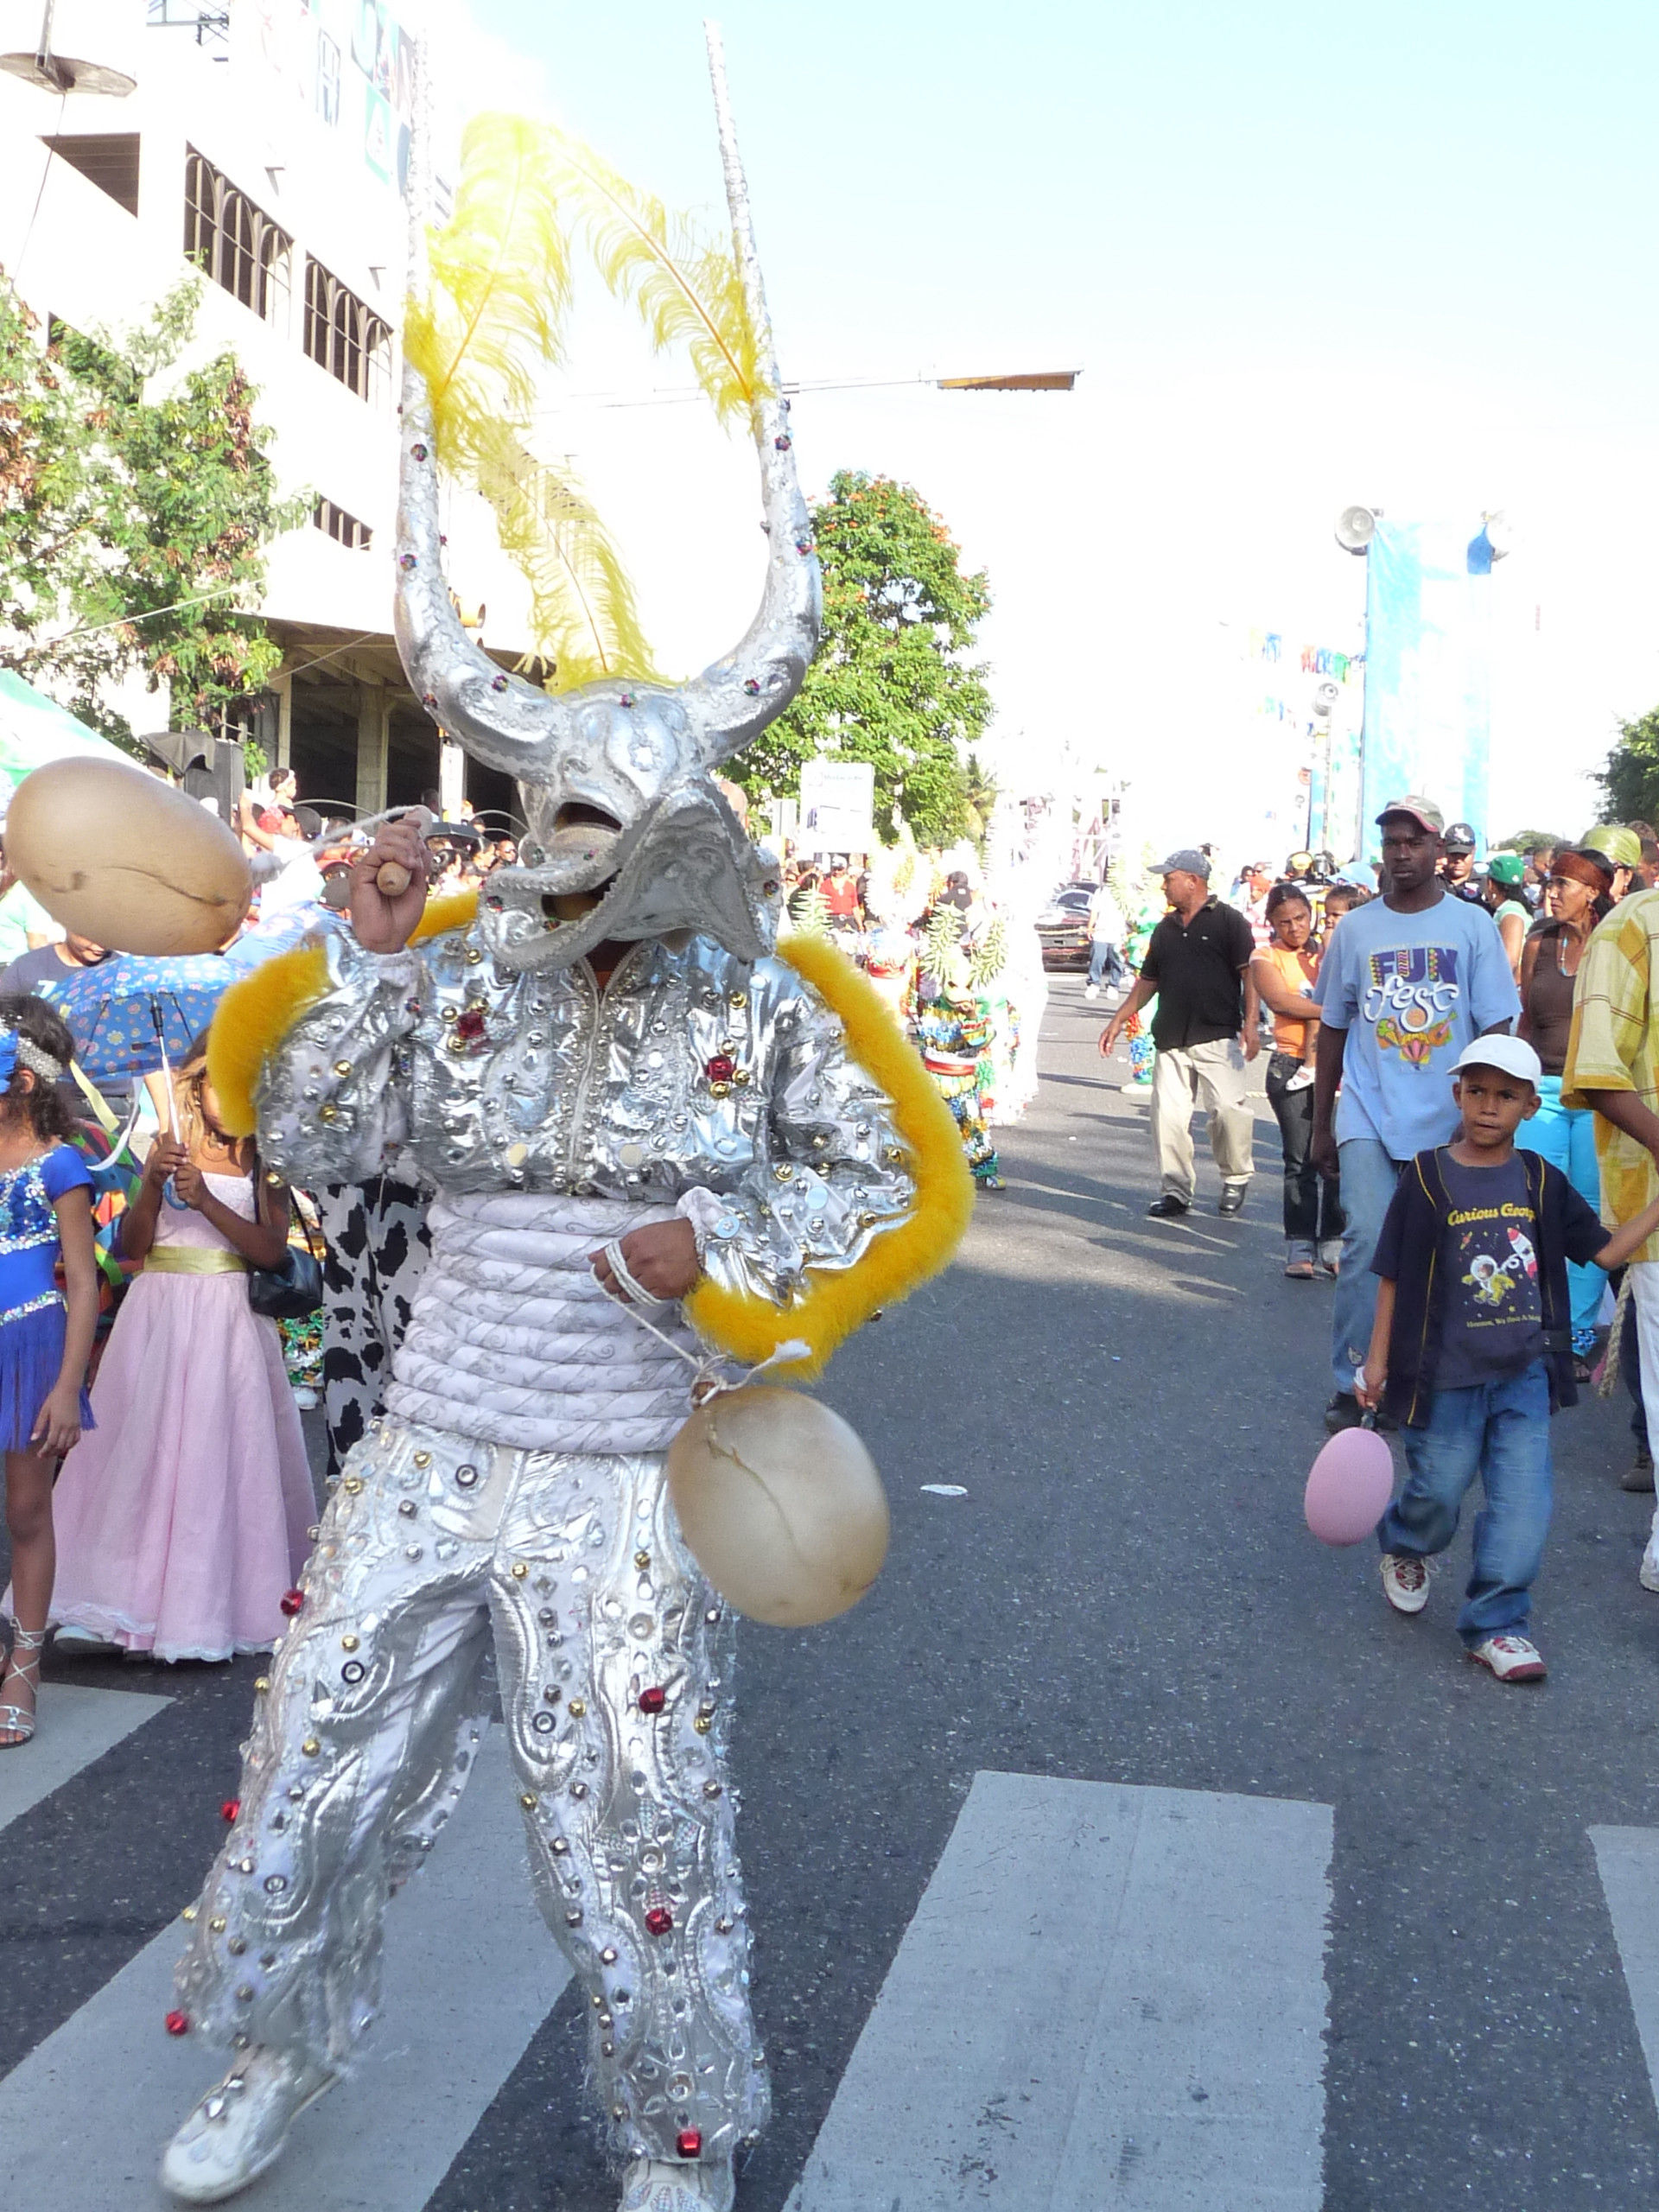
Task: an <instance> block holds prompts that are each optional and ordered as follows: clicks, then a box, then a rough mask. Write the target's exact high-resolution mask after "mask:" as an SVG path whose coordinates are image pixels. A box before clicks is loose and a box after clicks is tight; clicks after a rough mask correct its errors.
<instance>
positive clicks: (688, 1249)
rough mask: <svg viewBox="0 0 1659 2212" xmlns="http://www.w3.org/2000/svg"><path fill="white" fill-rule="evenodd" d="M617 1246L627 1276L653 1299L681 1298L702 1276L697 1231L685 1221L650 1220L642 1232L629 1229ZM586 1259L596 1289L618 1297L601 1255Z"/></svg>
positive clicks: (596, 1254)
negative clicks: (698, 1255)
mask: <svg viewBox="0 0 1659 2212" xmlns="http://www.w3.org/2000/svg"><path fill="white" fill-rule="evenodd" d="M621 1243H622V1259H623V1263H624V1265H625V1266H626V1268H627V1270H628V1273H629V1274H631V1275H632V1277H633V1279H634V1281H636V1282H637V1283H638V1284H639V1287H640V1289H641V1290H644V1291H649V1292H650V1294H651V1295H652V1297H653V1298H683V1297H684V1296H685V1294H686V1293H687V1292H688V1291H689V1290H690V1289H691V1288H692V1287H693V1286H694V1285H695V1284H696V1281H697V1278H698V1277H699V1276H700V1275H701V1274H702V1266H701V1264H700V1263H699V1262H698V1259H697V1232H696V1230H695V1229H693V1228H692V1226H691V1224H690V1222H689V1221H653V1222H652V1223H650V1224H647V1226H646V1227H645V1228H644V1229H631V1230H629V1231H628V1233H627V1235H626V1236H625V1237H623V1238H622V1240H621ZM588 1260H589V1262H590V1263H591V1265H592V1267H593V1270H594V1274H595V1275H596V1276H597V1277H598V1278H599V1286H600V1288H601V1290H603V1291H604V1292H605V1293H606V1294H607V1296H608V1297H611V1298H620V1297H622V1296H623V1295H624V1294H623V1292H622V1289H621V1287H620V1284H619V1283H618V1281H617V1280H616V1277H615V1275H614V1274H613V1273H612V1271H611V1263H610V1262H609V1261H608V1260H607V1258H606V1256H605V1255H604V1254H603V1253H602V1252H590V1253H589V1254H588ZM625 1302H626V1301H625Z"/></svg>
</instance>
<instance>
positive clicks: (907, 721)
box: [737, 469, 991, 845]
mask: <svg viewBox="0 0 1659 2212" xmlns="http://www.w3.org/2000/svg"><path fill="white" fill-rule="evenodd" d="M812 521H813V530H814V534H815V535H816V537H817V545H818V557H819V559H820V561H821V562H822V563H823V645H821V646H820V648H819V650H818V655H817V659H816V660H815V661H814V662H813V664H812V665H811V667H810V669H809V670H808V671H807V677H806V682H805V683H804V685H803V686H802V689H801V693H800V696H799V697H798V699H797V700H796V701H795V702H794V703H793V705H792V706H791V708H790V709H789V711H788V712H787V713H786V714H784V715H779V718H778V720H777V721H775V722H773V723H772V726H771V728H769V729H767V730H766V731H764V732H763V733H762V734H761V735H760V737H759V738H758V739H757V740H756V741H755V742H754V743H753V745H751V746H750V747H748V749H747V752H746V753H744V755H743V757H742V760H741V763H740V765H739V767H738V770H737V774H738V779H739V780H740V782H741V783H742V785H744V787H745V789H746V790H747V791H748V793H749V795H750V797H751V798H756V799H764V798H774V797H791V796H793V795H794V793H796V792H797V791H798V790H799V788H800V773H801V763H802V762H803V761H804V760H810V759H812V758H813V756H814V755H815V754H817V753H829V754H831V755H833V756H835V757H836V758H838V759H841V760H868V762H869V763H870V764H871V766H873V767H874V770H875V800H876V809H875V810H876V825H877V829H878V830H879V831H880V834H881V835H882V836H884V837H887V838H888V839H891V837H892V836H893V835H894V834H895V832H896V821H897V820H899V819H902V820H903V821H905V822H906V823H909V825H910V827H911V828H912V830H913V831H914V832H915V834H916V837H917V840H918V842H920V843H922V844H924V845H946V844H949V843H950V842H952V841H953V840H954V839H956V838H957V837H961V836H972V835H976V834H978V831H979V829H980V828H981V826H982V825H981V823H979V821H978V818H977V816H976V811H975V808H976V803H977V802H978V801H980V800H983V799H985V798H987V794H988V785H987V784H986V781H985V779H984V778H983V777H982V776H981V774H980V772H979V770H978V767H977V765H976V763H974V762H973V760H972V756H971V753H969V748H970V747H972V746H973V745H974V744H975V743H976V741H977V740H978V739H979V738H980V737H981V736H982V734H983V732H984V729H985V726H986V724H987V722H988V721H989V720H990V715H991V696H990V693H989V691H988V689H987V688H986V683H985V677H986V673H987V671H986V670H985V668H984V666H983V665H982V664H976V663H975V662H973V661H972V660H971V659H970V658H969V656H970V655H971V653H972V651H973V645H974V640H975V638H976V633H977V632H978V628H979V626H980V624H981V623H982V621H983V620H984V619H985V616H986V614H987V613H988V611H989V607H990V604H991V594H990V587H989V585H988V582H987V581H986V579H985V577H984V575H963V571H962V566H961V559H962V556H961V552H960V549H959V548H958V547H957V543H956V541H955V540H954V538H952V537H951V536H950V531H948V530H947V529H946V528H945V526H944V523H943V522H941V521H940V519H939V518H938V516H937V515H936V514H935V513H933V512H932V510H931V508H930V507H929V506H928V505H926V503H925V501H924V500H923V499H921V498H920V497H919V495H918V493H915V492H913V491H912V489H911V487H910V486H909V485H907V484H896V483H894V482H893V480H892V479H891V478H889V477H885V476H874V477H872V476H865V475H861V474H857V473H856V472H855V471H853V470H850V469H842V470H839V471H838V472H837V473H836V475H834V476H833V477H832V478H831V479H830V481H829V497H828V499H823V500H822V501H820V502H819V503H818V504H817V505H816V506H815V507H814V509H813V511H812ZM970 775H971V779H972V780H971V783H970Z"/></svg>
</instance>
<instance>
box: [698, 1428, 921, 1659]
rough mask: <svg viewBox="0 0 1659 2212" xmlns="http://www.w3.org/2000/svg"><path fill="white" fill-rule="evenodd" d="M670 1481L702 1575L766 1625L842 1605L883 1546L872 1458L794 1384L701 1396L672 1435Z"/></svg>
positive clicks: (823, 1614) (832, 1612)
mask: <svg viewBox="0 0 1659 2212" xmlns="http://www.w3.org/2000/svg"><path fill="white" fill-rule="evenodd" d="M668 1490H669V1496H670V1497H671V1499H672V1501H673V1504H674V1510H675V1512H676V1513H677V1515H678V1516H679V1522H680V1528H681V1530H682V1531H683V1535H684V1537H685V1541H686V1542H687V1543H688V1544H689V1545H690V1548H691V1551H692V1554H693V1555H694V1556H695V1558H696V1562H697V1564H698V1566H699V1567H702V1571H703V1573H705V1574H706V1575H707V1576H708V1578H709V1581H710V1582H712V1583H713V1584H714V1586H715V1589H716V1590H717V1591H719V1592H720V1594H721V1597H722V1598H724V1599H727V1600H728V1603H730V1604H731V1605H734V1606H735V1607H736V1608H737V1610H738V1611H739V1612H740V1613H747V1615H748V1617H749V1618H750V1619H751V1620H756V1621H765V1622H766V1623H768V1624H770V1625H771V1626H772V1627H773V1628H807V1627H810V1626H811V1624H813V1623H814V1622H816V1621H828V1620H833V1619H834V1618H835V1617H836V1614H837V1613H844V1612H845V1611H847V1609H848V1607H849V1605H856V1604H857V1603H858V1601H859V1599H861V1597H862V1596H863V1595H864V1592H866V1591H867V1590H868V1588H869V1586H870V1585H871V1583H873V1582H874V1580H875V1578H876V1576H877V1575H878V1574H879V1573H880V1572H881V1562H882V1560H884V1559H885V1558H886V1557H887V1526H888V1523H887V1496H886V1493H885V1492H884V1491H883V1490H882V1488H881V1478H880V1476H879V1475H878V1474H877V1473H876V1471H875V1465H874V1461H873V1460H872V1459H871V1458H870V1455H869V1453H868V1452H867V1451H866V1450H865V1449H864V1446H863V1445H862V1444H861V1442H860V1441H859V1440H858V1437H857V1436H856V1434H855V1433H854V1431H853V1430H852V1429H851V1428H850V1427H849V1426H848V1424H847V1423H846V1422H845V1421H842V1418H841V1415H840V1414H835V1413H831V1412H830V1410H829V1407H828V1406H821V1405H820V1404H819V1403H818V1402H817V1399H816V1398H808V1397H804V1396H803V1395H801V1393H800V1392H799V1391H798V1390H781V1389H770V1388H768V1387H767V1386H766V1385H765V1384H759V1385H753V1384H752V1385H749V1386H748V1387H747V1388H745V1389H741V1390H722V1391H720V1392H718V1393H717V1394H716V1395H715V1396H713V1397H711V1398H709V1399H707V1400H705V1401H704V1402H703V1403H702V1405H701V1406H699V1407H698V1408H697V1410H696V1412H695V1413H694V1414H692V1415H691V1418H690V1420H689V1421H687V1422H686V1424H685V1426H684V1427H683V1429H681V1431H680V1433H679V1434H678V1435H677V1437H676V1438H675V1439H674V1441H673V1443H672V1444H671V1445H670V1446H669V1450H668Z"/></svg>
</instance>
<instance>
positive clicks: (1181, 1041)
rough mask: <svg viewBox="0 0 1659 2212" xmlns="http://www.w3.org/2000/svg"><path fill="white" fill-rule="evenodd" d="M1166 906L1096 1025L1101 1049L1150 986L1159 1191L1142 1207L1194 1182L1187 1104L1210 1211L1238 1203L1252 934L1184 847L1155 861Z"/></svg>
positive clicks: (1245, 1157) (1251, 1030) (1246, 1135)
mask: <svg viewBox="0 0 1659 2212" xmlns="http://www.w3.org/2000/svg"><path fill="white" fill-rule="evenodd" d="M1158 873H1159V874H1160V875H1161V876H1162V877H1163V879H1164V896H1165V898H1166V899H1168V901H1169V903H1170V906H1171V908H1172V910H1173V911H1172V912H1169V913H1167V914H1166V915H1165V916H1164V918H1163V920H1162V921H1161V922H1160V923H1159V925H1158V926H1157V928H1156V929H1155V930H1154V931H1153V933H1152V942H1151V943H1150V944H1148V945H1147V957H1146V958H1145V959H1144V960H1143V961H1142V962H1141V975H1140V978H1139V980H1138V982H1136V984H1135V988H1134V989H1133V990H1132V991H1131V992H1130V994H1129V995H1128V998H1127V999H1125V1001H1123V1003H1122V1006H1121V1007H1119V1008H1118V1010H1117V1012H1116V1014H1114V1015H1113V1016H1112V1018H1111V1020H1109V1022H1108V1023H1107V1025H1106V1027H1105V1028H1104V1029H1103V1030H1102V1032H1101V1035H1100V1049H1101V1051H1102V1052H1103V1053H1107V1052H1110V1051H1111V1050H1112V1048H1113V1046H1115V1045H1116V1042H1117V1040H1118V1038H1119V1037H1120V1036H1121V1035H1122V1033H1123V1031H1124V1030H1125V1029H1126V1028H1127V1027H1128V1023H1129V1020H1130V1018H1131V1016H1132V1015H1134V1014H1136V1013H1137V1012H1138V1011H1139V1010H1140V1008H1141V1007H1143V1006H1144V1005H1145V1004H1146V1002H1147V1000H1148V999H1149V998H1151V997H1153V996H1154V995H1156V997H1157V1000H1158V1011H1157V1013H1156V1014H1154V1016H1153V1022H1152V1041H1153V1043H1154V1045H1155V1046H1157V1048H1158V1053H1157V1058H1156V1059H1155V1060H1154V1063H1153V1073H1152V1135H1153V1141H1154V1144H1155V1145H1156V1146H1157V1147H1158V1172H1159V1174H1160V1178H1161V1179H1162V1182H1163V1191H1162V1194H1161V1195H1160V1197H1158V1198H1154V1200H1153V1202H1152V1204H1151V1205H1149V1206H1148V1207H1147V1212H1148V1213H1149V1214H1150V1215H1152V1216H1153V1217H1154V1220H1159V1221H1168V1220H1171V1219H1173V1218H1174V1217H1177V1216H1179V1215H1180V1214H1184V1213H1185V1211H1186V1210H1187V1208H1188V1207H1189V1206H1190V1205H1192V1193H1193V1191H1194V1189H1195V1187H1196V1182H1195V1173H1194V1163H1193V1159H1192V1130H1191V1128H1190V1124H1191V1122H1192V1108H1193V1105H1194V1103H1200V1104H1202V1105H1203V1107H1204V1108H1205V1111H1206V1112H1207V1113H1208V1115H1209V1116H1210V1148H1211V1151H1212V1152H1213V1153H1214V1154H1215V1155H1216V1165H1217V1167H1219V1168H1220V1170H1221V1205H1220V1207H1219V1209H1218V1211H1220V1212H1222V1213H1227V1214H1232V1213H1237V1212H1239V1211H1241V1210H1242V1209H1243V1204H1244V1191H1245V1186H1246V1185H1248V1183H1249V1179H1250V1172H1251V1166H1252V1161H1251V1157H1250V1145H1251V1140H1252V1137H1253V1135H1254V1132H1255V1113H1254V1111H1253V1109H1252V1108H1251V1106H1250V1102H1249V1097H1248V1096H1247V1095H1246V1092H1245V1088H1244V1083H1245V1075H1244V1071H1245V1066H1246V1064H1247V1063H1248V1062H1249V1061H1250V1060H1253V1059H1254V1058H1255V1056H1256V1053H1257V1052H1259V1051H1260V1049H1261V1040H1260V1039H1259V1037H1258V1036H1257V1033H1256V1002H1255V984H1254V983H1253V982H1251V980H1250V955H1251V954H1252V953H1253V952H1254V951H1255V941H1254V939H1253V938H1252V937H1251V934H1250V925H1249V923H1248V922H1247V921H1246V920H1245V918H1244V917H1243V914H1241V913H1240V912H1238V910H1237V908H1236V907H1235V906H1223V905H1222V904H1221V903H1220V901H1219V900H1218V899H1215V898H1212V897H1211V891H1210V863H1209V861H1207V860H1206V859H1205V855H1203V854H1202V853H1200V852H1197V851H1194V850H1193V849H1192V848H1191V847H1190V846H1189V847H1185V848H1184V849H1182V850H1181V851H1180V852H1179V853H1172V854H1171V855H1170V856H1169V858H1168V859H1167V860H1166V861H1161V862H1160V865H1159V868H1158Z"/></svg>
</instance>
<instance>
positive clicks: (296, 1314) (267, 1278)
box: [248, 1206, 322, 1321]
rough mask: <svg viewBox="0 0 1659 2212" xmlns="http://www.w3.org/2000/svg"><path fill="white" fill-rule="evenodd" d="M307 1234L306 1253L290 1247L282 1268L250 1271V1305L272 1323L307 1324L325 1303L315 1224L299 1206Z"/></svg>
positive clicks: (301, 1220) (303, 1228)
mask: <svg viewBox="0 0 1659 2212" xmlns="http://www.w3.org/2000/svg"><path fill="white" fill-rule="evenodd" d="M295 1212H296V1217H297V1218H298V1221H299V1224H300V1227H301V1228H302V1230H304V1231H305V1249H304V1250H303V1251H302V1250H301V1249H300V1247H299V1246H298V1245H297V1244H290V1245H289V1248H288V1249H287V1250H286V1251H285V1252H284V1253H283V1264H282V1265H281V1267H280V1268H249V1269H248V1303H249V1305H250V1306H251V1307H252V1308H253V1310H254V1312H255V1313H262V1314H263V1315H264V1318H265V1319H266V1320H268V1321H303V1320H306V1319H308V1318H309V1317H310V1316H311V1315H312V1314H313V1313H315V1312H316V1310H317V1308H318V1307H319V1306H321V1303H322V1262H321V1259H319V1257H318V1256H317V1252H316V1248H315V1245H314V1244H313V1243H312V1241H311V1224H310V1223H309V1222H308V1220H307V1219H306V1217H305V1216H304V1214H303V1213H302V1212H301V1211H300V1210H299V1208H298V1207H297V1206H296V1209H295Z"/></svg>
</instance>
